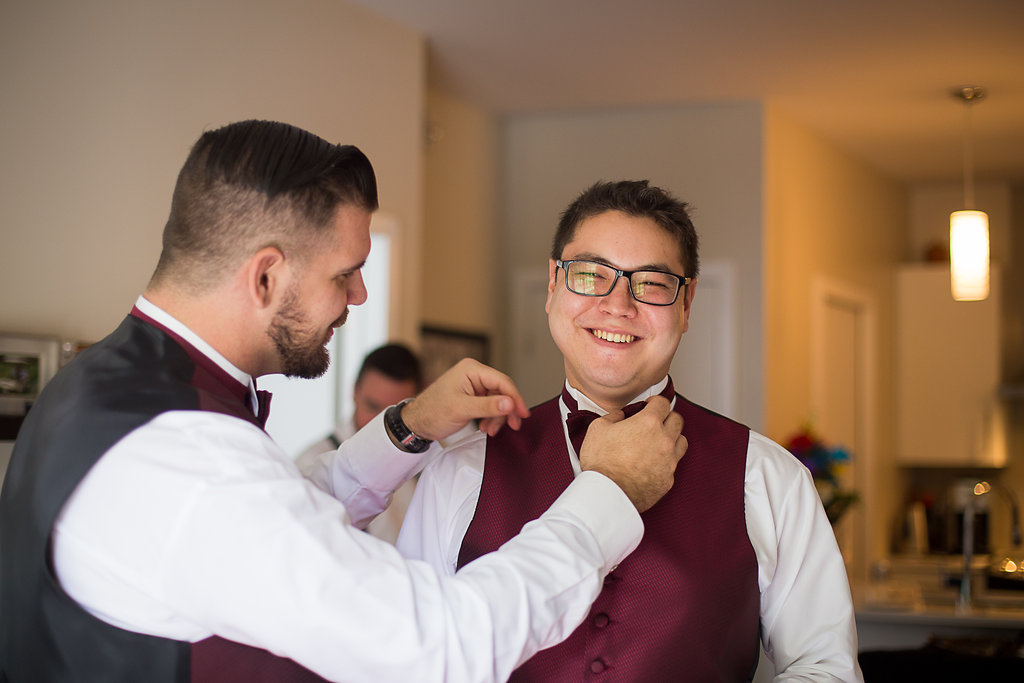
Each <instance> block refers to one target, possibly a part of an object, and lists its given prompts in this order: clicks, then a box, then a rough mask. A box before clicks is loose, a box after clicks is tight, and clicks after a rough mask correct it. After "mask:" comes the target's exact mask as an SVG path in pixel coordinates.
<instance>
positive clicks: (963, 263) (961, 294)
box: [949, 86, 989, 301]
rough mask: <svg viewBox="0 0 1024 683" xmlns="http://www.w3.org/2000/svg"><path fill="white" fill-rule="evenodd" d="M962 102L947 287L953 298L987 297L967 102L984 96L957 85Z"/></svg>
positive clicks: (984, 217) (984, 224) (983, 220)
mask: <svg viewBox="0 0 1024 683" xmlns="http://www.w3.org/2000/svg"><path fill="white" fill-rule="evenodd" d="M953 96H954V97H956V98H957V99H959V100H962V101H963V103H964V210H963V211H954V212H953V213H952V214H950V216H949V262H950V271H949V272H950V288H951V289H952V292H953V298H954V299H956V300H957V301H981V300H982V299H986V298H988V286H989V285H988V281H989V263H988V262H989V245H988V214H986V213H985V212H984V211H977V210H975V209H974V176H973V174H974V168H973V166H974V159H973V154H972V149H971V105H973V104H975V103H977V102H980V101H981V100H982V99H983V98H984V97H985V90H984V89H983V88H980V87H977V86H969V87H964V88H957V89H956V90H954V91H953Z"/></svg>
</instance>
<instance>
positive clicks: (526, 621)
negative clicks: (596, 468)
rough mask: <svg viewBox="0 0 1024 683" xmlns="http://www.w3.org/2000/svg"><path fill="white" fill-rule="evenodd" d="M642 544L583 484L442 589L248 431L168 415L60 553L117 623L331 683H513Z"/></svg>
mask: <svg viewBox="0 0 1024 683" xmlns="http://www.w3.org/2000/svg"><path fill="white" fill-rule="evenodd" d="M383 438H384V439H387V437H386V435H384V436H383ZM353 441H354V439H353ZM346 443H349V442H346ZM355 443H358V442H355ZM367 464H368V463H366V462H363V460H362V459H361V455H359V456H353V457H352V459H351V462H350V463H348V464H346V465H345V466H344V467H342V469H341V470H340V472H351V473H352V474H353V475H354V476H355V477H356V478H357V479H360V478H361V480H362V483H358V484H354V485H342V484H343V482H341V481H340V479H341V478H342V474H339V472H333V473H332V477H333V480H332V482H331V487H332V488H333V489H334V490H337V491H340V492H341V495H342V496H343V497H346V496H347V497H348V499H349V500H356V499H358V498H359V497H360V496H361V495H362V494H361V493H360V491H361V490H362V489H364V488H374V487H376V486H379V485H381V484H380V482H379V481H376V477H377V474H376V473H377V468H376V466H372V464H370V469H369V470H364V469H361V468H362V467H363V466H366V465H367ZM345 468H349V469H345ZM385 469H387V468H385ZM387 476H391V475H387ZM387 476H384V477H383V479H387ZM371 479H373V480H375V481H374V482H372V483H371V482H369V480H371ZM595 500H600V501H602V504H601V505H600V506H595V504H594V502H593V501H595ZM609 503H610V504H609ZM641 535H642V524H641V522H640V517H639V515H638V514H636V511H635V510H634V509H632V505H631V504H630V503H629V501H628V498H626V497H625V495H624V494H622V492H621V490H620V489H619V488H618V487H617V486H616V485H615V484H614V483H613V482H611V481H610V480H608V479H607V478H605V477H603V476H601V475H599V474H596V473H584V476H581V477H579V478H577V480H576V481H575V482H574V483H573V485H572V486H570V487H569V489H568V490H566V492H565V493H564V494H563V495H562V497H560V498H559V499H558V501H556V503H555V504H554V505H553V506H552V507H551V508H550V509H549V510H548V511H547V512H546V513H545V514H544V515H543V516H542V517H541V518H540V519H538V520H535V521H534V522H531V523H530V524H529V525H527V527H526V528H524V531H523V533H522V534H521V535H520V536H518V537H516V538H515V539H513V540H512V541H510V542H509V543H508V544H506V545H505V546H504V547H503V548H502V549H501V550H499V551H498V552H496V553H492V554H490V555H487V556H484V557H482V558H479V559H478V560H477V561H475V562H473V563H472V564H470V565H468V566H467V567H465V568H464V569H463V570H462V571H460V572H459V573H458V574H457V575H455V576H441V575H439V574H438V573H437V572H435V571H434V570H433V569H432V568H431V567H430V566H429V565H427V564H426V563H424V562H418V561H411V560H408V559H405V558H403V557H402V556H401V555H400V554H399V552H398V551H397V550H396V549H395V548H394V547H393V546H391V545H389V544H387V543H385V542H383V541H380V540H379V539H376V538H373V537H371V536H369V535H368V534H365V533H363V532H360V531H358V530H357V529H355V528H353V527H352V526H351V524H349V512H348V511H347V509H346V507H345V505H343V504H341V503H340V502H339V500H338V499H336V498H334V497H331V496H330V495H327V493H325V492H324V491H323V490H321V489H320V488H318V487H316V486H313V485H312V484H311V483H310V482H309V481H308V480H306V479H304V478H303V477H301V476H300V474H299V473H298V471H297V469H296V468H295V465H294V463H293V462H292V461H291V460H290V459H289V458H288V457H287V455H286V454H284V453H283V452H282V451H281V450H280V449H279V448H278V447H277V446H276V445H275V444H274V443H273V441H272V440H270V439H269V437H267V436H266V434H264V433H263V432H262V431H260V430H258V429H257V428H255V427H253V426H252V425H250V424H249V423H247V422H245V421H242V420H237V419H235V418H230V417H226V416H223V415H216V414H213V413H196V412H174V413H165V414H164V415H161V416H159V417H158V418H156V419H155V420H153V421H152V422H150V423H149V424H147V425H146V426H144V427H142V428H140V429H138V430H136V431H135V432H132V433H131V434H129V435H127V436H126V437H125V438H124V439H122V440H121V441H120V442H119V443H118V444H117V445H115V447H114V448H112V449H111V450H110V451H108V452H107V453H106V454H105V455H104V457H103V458H101V459H100V461H99V463H97V465H96V466H95V467H94V468H93V469H92V470H91V471H90V473H89V474H88V475H87V476H86V478H85V479H84V480H83V481H82V482H81V484H80V485H79V487H78V488H77V489H76V491H75V493H74V494H73V495H72V497H71V499H69V501H68V503H67V505H66V506H65V508H64V510H63V511H62V514H61V517H60V518H59V519H58V522H57V525H56V527H55V530H54V545H55V549H54V554H55V565H56V571H57V575H58V577H59V580H60V582H61V584H62V586H63V587H64V588H65V590H66V591H67V592H68V593H69V594H70V595H71V596H72V597H73V598H74V599H75V600H77V601H78V602H79V603H80V604H82V605H83V606H84V607H85V608H86V609H88V610H89V611H90V612H92V613H93V614H95V615H96V616H98V617H100V618H101V619H104V620H105V621H108V622H110V623H113V624H115V625H118V626H121V627H123V628H128V629H131V630H134V631H139V632H142V633H149V634H153V635H158V636H163V637H168V638H176V639H181V640H189V641H197V640H200V639H203V638H205V637H208V636H210V635H213V634H216V635H220V636H222V637H225V638H228V639H231V640H235V641H238V642H241V643H245V644H249V645H254V646H257V647H262V648H265V649H268V650H270V651H271V652H273V653H275V654H278V655H282V656H286V657H289V658H291V659H294V660H295V661H297V662H299V663H300V664H302V665H304V666H306V667H307V668H310V669H311V670H313V671H316V672H317V673H319V674H320V675H321V676H324V677H325V678H328V679H333V680H373V681H382V682H387V681H407V680H409V679H410V675H413V674H411V673H410V672H415V674H414V676H415V678H416V679H417V680H424V681H442V680H444V681H501V680H506V679H507V677H508V675H509V674H510V673H511V671H512V670H513V668H514V667H515V666H516V665H518V664H519V663H520V662H522V661H525V659H527V658H528V657H529V656H531V655H532V654H533V653H534V652H536V651H537V650H538V649H540V648H542V647H547V646H550V645H553V644H555V643H557V642H559V641H560V640H562V639H563V638H565V637H566V636H568V634H569V633H571V632H572V630H573V629H574V628H575V626H576V625H577V624H578V623H579V622H580V621H581V620H582V619H583V617H584V616H585V615H586V612H587V609H588V608H589V605H590V603H591V601H592V600H593V599H594V598H595V597H596V596H597V594H598V592H599V590H600V587H601V582H602V580H603V577H604V575H605V574H606V573H607V571H608V570H609V569H610V568H611V567H612V566H613V565H614V564H616V563H618V562H619V561H620V560H621V559H622V558H623V557H625V556H626V555H628V554H629V552H631V551H632V550H633V549H634V548H635V547H636V545H637V543H639V539H640V536H641Z"/></svg>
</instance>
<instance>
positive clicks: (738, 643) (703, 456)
mask: <svg viewBox="0 0 1024 683" xmlns="http://www.w3.org/2000/svg"><path fill="white" fill-rule="evenodd" d="M675 410H676V412H678V413H680V414H681V415H682V416H683V420H684V424H683V435H685V436H686V437H687V440H688V442H689V447H688V449H687V451H686V455H685V456H684V457H683V459H682V461H680V463H679V466H678V467H677V469H676V476H675V484H674V485H673V487H672V490H671V491H670V492H669V493H668V495H666V496H665V497H664V498H663V499H662V500H660V501H659V502H658V503H657V504H656V505H655V506H654V507H652V508H651V509H650V510H648V511H647V512H645V513H644V514H643V516H642V517H643V521H644V529H645V531H644V537H643V540H642V541H641V543H640V545H639V547H638V548H637V549H636V550H635V551H634V552H633V553H632V554H631V555H629V557H627V558H626V559H625V560H623V561H622V562H621V563H620V564H619V566H618V567H617V568H616V569H615V570H614V571H613V572H611V573H610V574H609V575H608V576H607V577H606V578H605V582H604V588H603V589H602V590H601V594H600V595H599V596H598V598H597V601H596V602H595V603H594V605H593V606H592V607H591V610H590V613H589V615H588V616H587V618H586V620H584V622H583V623H582V624H581V625H580V626H579V627H578V628H577V629H576V630H575V631H573V633H572V634H571V635H570V636H569V638H568V639H567V640H565V641H564V642H563V643H561V644H560V645H556V646H554V647H552V648H549V649H547V650H542V651H541V652H539V653H537V654H536V655H535V656H534V657H533V658H531V659H530V660H529V661H527V662H526V663H524V664H523V665H522V666H521V667H519V668H518V669H516V671H515V672H513V674H512V677H511V679H510V680H511V681H550V682H551V683H556V682H557V683H565V682H566V681H589V680H595V681H598V680H599V681H623V682H630V683H632V682H635V681H656V682H660V681H700V682H701V683H705V682H709V681H742V680H749V679H750V678H751V677H752V676H753V674H754V670H755V667H756V665H757V658H758V652H759V650H758V643H759V638H760V633H759V621H760V594H759V591H758V585H757V559H756V557H755V555H754V550H753V547H752V546H751V544H750V540H749V538H748V537H747V527H746V520H745V517H744V501H743V480H744V472H745V468H746V452H747V442H748V440H749V437H750V430H749V429H747V428H746V427H744V426H743V425H740V424H737V423H735V422H733V421H731V420H729V419H727V418H724V417H722V416H720V415H716V414H714V413H712V412H710V411H708V410H706V409H704V408H701V407H700V406H697V405H695V404H693V403H690V402H689V401H687V400H686V399H684V398H682V397H681V396H678V395H677V396H676V403H675ZM572 478H573V473H572V468H571V465H570V463H569V455H568V452H567V449H566V445H565V436H564V433H563V430H562V425H561V415H560V413H559V410H558V399H557V398H555V399H552V400H550V401H548V402H546V403H543V404H541V405H540V406H538V407H536V408H534V409H533V411H532V413H531V416H530V418H529V419H527V420H526V421H525V422H524V423H523V426H522V429H520V430H519V431H513V430H511V429H503V430H502V431H501V432H499V434H498V435H497V436H496V437H494V438H490V439H488V441H487V453H486V459H485V464H484V474H483V482H482V485H481V489H480V500H479V502H478V504H477V508H476V513H475V515H474V517H473V520H472V522H471V523H470V525H469V529H468V530H467V532H466V536H465V538H464V539H463V543H462V548H461V551H460V554H459V566H460V567H461V566H462V565H464V564H466V563H467V562H469V561H471V560H473V559H474V558H476V557H479V556H480V555H483V554H484V553H487V552H490V551H492V550H495V549H497V548H498V547H499V546H500V545H501V544H502V543H504V542H505V541H507V540H508V539H510V538H512V537H513V536H515V535H516V534H518V533H519V530H520V529H521V528H522V526H523V525H524V524H525V523H527V522H529V521H530V520H532V519H535V518H537V517H539V516H540V514H541V513H543V512H544V510H546V509H547V508H548V507H549V506H550V505H551V503H552V502H554V500H555V498H557V497H558V496H559V495H560V494H561V493H562V491H563V490H564V489H565V488H566V487H567V486H568V485H569V483H570V482H571V481H572Z"/></svg>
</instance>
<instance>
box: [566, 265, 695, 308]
mask: <svg viewBox="0 0 1024 683" xmlns="http://www.w3.org/2000/svg"><path fill="white" fill-rule="evenodd" d="M555 265H557V266H558V267H559V268H561V269H562V270H564V271H565V288H566V289H568V290H569V291H570V292H572V293H573V294H579V295H581V296H608V295H609V294H611V291H612V290H613V289H615V283H617V282H618V281H619V278H620V277H624V278H626V279H627V280H629V293H630V294H632V295H633V298H634V299H636V300H637V301H639V302H640V303H644V304H650V305H651V306H671V305H672V304H674V303H675V302H676V297H678V296H679V288H680V286H683V287H685V286H687V285H689V284H690V278H688V277H683V276H682V275H676V274H675V273H667V272H665V271H663V270H619V269H618V268H613V267H611V266H609V265H608V264H607V263H598V262H596V261H555Z"/></svg>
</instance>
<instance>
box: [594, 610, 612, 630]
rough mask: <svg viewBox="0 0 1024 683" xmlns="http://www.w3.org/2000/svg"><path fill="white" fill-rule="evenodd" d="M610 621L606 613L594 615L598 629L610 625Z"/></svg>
mask: <svg viewBox="0 0 1024 683" xmlns="http://www.w3.org/2000/svg"><path fill="white" fill-rule="evenodd" d="M610 621H611V619H609V618H608V615H607V614H605V613H604V612H601V613H600V614H596V615H594V626H596V627H597V628H604V627H605V626H607V625H608V622H610Z"/></svg>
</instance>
